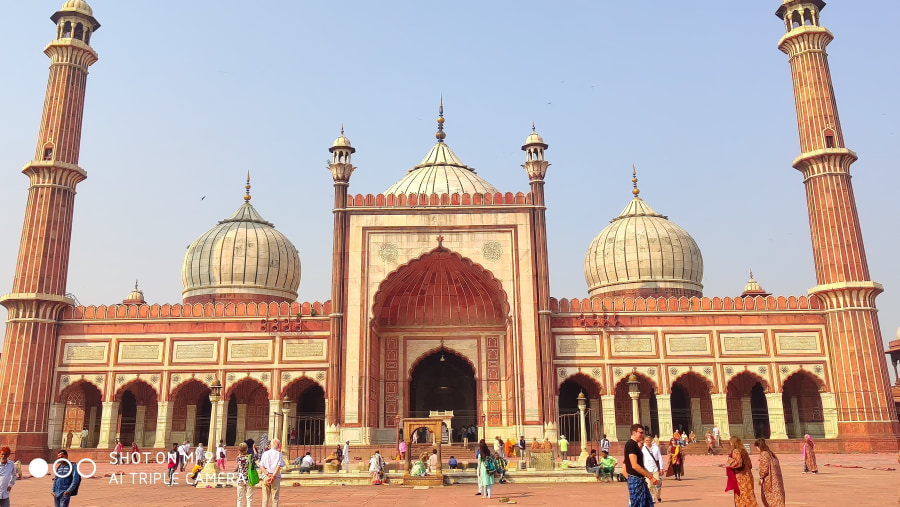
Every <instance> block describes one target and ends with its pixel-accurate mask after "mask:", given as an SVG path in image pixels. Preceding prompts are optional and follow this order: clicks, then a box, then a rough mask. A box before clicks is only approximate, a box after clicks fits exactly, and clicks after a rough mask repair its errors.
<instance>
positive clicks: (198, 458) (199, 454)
mask: <svg viewBox="0 0 900 507" xmlns="http://www.w3.org/2000/svg"><path fill="white" fill-rule="evenodd" d="M194 462H195V463H197V464H198V465H200V466H203V465H204V464H206V449H204V448H203V442H200V443H199V444H197V450H196V451H194Z"/></svg>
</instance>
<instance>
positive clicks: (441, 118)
mask: <svg viewBox="0 0 900 507" xmlns="http://www.w3.org/2000/svg"><path fill="white" fill-rule="evenodd" d="M437 124H438V131H437V134H435V135H434V137H436V138H437V140H438V142H439V143H442V142H444V139H446V138H447V134H445V133H444V96H443V95H441V107H440V109H439V111H438V119H437Z"/></svg>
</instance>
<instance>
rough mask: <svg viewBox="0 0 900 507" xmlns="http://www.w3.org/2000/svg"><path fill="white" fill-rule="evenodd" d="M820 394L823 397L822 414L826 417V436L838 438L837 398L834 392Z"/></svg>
mask: <svg viewBox="0 0 900 507" xmlns="http://www.w3.org/2000/svg"><path fill="white" fill-rule="evenodd" d="M819 395H820V396H821V397H822V415H823V416H824V417H825V438H837V436H838V411H837V400H836V399H835V396H834V393H819Z"/></svg>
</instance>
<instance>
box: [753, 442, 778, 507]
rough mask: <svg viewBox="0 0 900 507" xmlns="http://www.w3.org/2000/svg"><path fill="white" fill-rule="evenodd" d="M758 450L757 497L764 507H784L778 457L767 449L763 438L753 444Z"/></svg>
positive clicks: (767, 446)
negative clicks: (760, 499) (760, 498)
mask: <svg viewBox="0 0 900 507" xmlns="http://www.w3.org/2000/svg"><path fill="white" fill-rule="evenodd" d="M754 445H755V446H756V448H757V449H759V496H761V497H762V504H763V506H764V507H784V505H785V504H784V479H783V478H782V476H781V463H779V462H778V456H776V455H775V453H774V452H772V449H769V445H768V444H767V443H766V440H765V439H764V438H759V439H757V440H756V442H754Z"/></svg>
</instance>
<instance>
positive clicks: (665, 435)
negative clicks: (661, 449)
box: [656, 394, 675, 442]
mask: <svg viewBox="0 0 900 507" xmlns="http://www.w3.org/2000/svg"><path fill="white" fill-rule="evenodd" d="M656 413H657V415H658V416H659V436H660V440H662V441H664V442H668V441H669V439H670V438H672V434H673V433H675V430H674V428H672V395H671V394H657V395H656Z"/></svg>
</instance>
